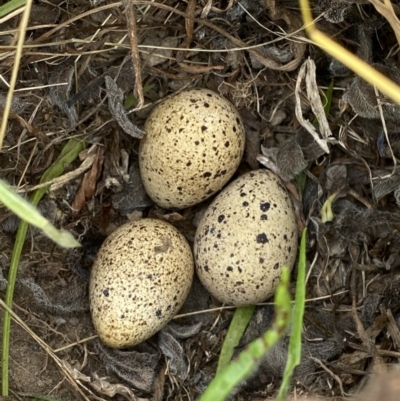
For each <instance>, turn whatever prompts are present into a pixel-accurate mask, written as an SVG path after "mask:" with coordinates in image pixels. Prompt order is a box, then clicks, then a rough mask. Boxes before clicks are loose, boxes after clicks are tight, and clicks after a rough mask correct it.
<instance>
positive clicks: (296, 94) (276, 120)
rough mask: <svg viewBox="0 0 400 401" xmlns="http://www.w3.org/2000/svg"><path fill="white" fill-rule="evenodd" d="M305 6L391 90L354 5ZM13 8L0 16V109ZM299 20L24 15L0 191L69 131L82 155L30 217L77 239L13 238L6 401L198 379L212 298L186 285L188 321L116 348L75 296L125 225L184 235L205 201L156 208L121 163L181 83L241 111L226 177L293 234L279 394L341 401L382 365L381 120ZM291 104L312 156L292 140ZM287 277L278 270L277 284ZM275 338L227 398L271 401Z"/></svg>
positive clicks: (396, 143)
mask: <svg viewBox="0 0 400 401" xmlns="http://www.w3.org/2000/svg"><path fill="white" fill-rule="evenodd" d="M312 6H313V12H314V16H317V15H320V17H319V19H318V23H317V24H318V28H319V29H320V30H322V31H324V32H325V33H327V34H329V35H330V36H331V37H334V38H335V40H337V41H338V42H339V43H341V44H342V45H343V46H344V47H346V48H347V49H349V50H351V51H352V52H354V53H356V54H357V55H358V56H359V57H360V58H363V59H364V60H365V61H367V62H369V63H371V64H374V65H375V66H376V68H377V69H379V70H380V71H382V72H383V73H385V74H386V75H388V76H389V77H390V78H391V79H393V80H394V81H396V82H398V83H400V70H399V63H400V60H399V52H398V46H399V44H398V43H397V42H396V36H395V34H394V32H393V30H392V28H391V27H390V25H389V23H388V22H387V21H386V19H385V18H383V17H382V16H381V15H380V14H379V13H378V12H377V11H376V10H375V9H374V7H373V6H372V5H371V4H370V3H369V2H368V1H360V0H358V1H348V0H346V1H344V0H335V1H325V0H319V1H315V2H312ZM394 7H395V11H396V12H397V15H399V11H400V10H399V8H398V6H396V5H394ZM21 15H22V14H21V13H19V14H17V15H15V16H13V17H11V18H7V17H5V18H3V19H2V20H1V25H0V26H1V35H0V45H1V46H2V47H1V50H0V51H1V54H2V58H1V63H0V74H1V78H2V79H1V80H0V90H1V92H0V108H1V109H3V108H4V104H5V96H6V94H7V88H8V87H7V85H6V82H9V80H10V76H11V71H12V67H13V64H14V62H15V60H14V48H13V47H12V46H14V45H15V43H16V40H17V39H18V32H19V31H18V27H19V23H20V21H21ZM135 20H136V23H135ZM301 26H302V20H301V16H300V12H299V9H298V5H297V2H294V1H280V2H275V1H273V0H267V1H261V0H260V1H258V0H257V1H248V0H244V1H242V2H240V4H239V3H238V2H236V1H232V2H226V1H219V0H215V1H203V0H198V1H193V0H189V1H188V2H184V1H179V2H175V1H172V0H166V1H164V2H148V1H137V2H135V3H134V5H129V4H128V3H127V2H115V3H113V2H112V1H111V0H103V1H102V0H97V1H95V0H92V1H87V0H85V1H84V0H70V1H69V2H63V1H59V0H50V1H42V0H37V1H35V2H34V4H33V8H32V13H31V17H30V22H29V29H28V32H27V34H26V40H25V44H26V45H29V46H27V47H25V48H24V52H23V56H22V58H21V66H20V70H19V77H18V83H17V91H16V92H15V94H14V102H13V107H12V113H11V115H10V118H9V122H8V130H7V135H6V137H5V140H4V145H3V148H2V150H1V153H0V155H1V157H0V178H1V179H3V180H6V181H7V182H8V183H9V184H10V185H13V186H15V187H16V188H17V189H19V190H20V192H22V193H26V195H27V196H29V195H30V194H31V193H32V191H33V190H34V188H35V186H36V185H37V184H38V183H39V181H40V178H41V176H42V174H43V173H44V171H46V169H47V168H48V167H49V166H50V165H51V164H52V163H53V162H54V161H55V160H56V158H57V156H58V155H59V153H60V151H61V149H62V148H63V146H64V145H65V143H66V142H67V140H68V139H70V138H71V137H73V136H82V138H84V140H85V141H86V150H85V151H84V152H82V153H81V155H80V156H81V157H80V159H77V160H76V161H75V162H74V163H73V164H72V165H70V166H66V172H67V173H70V174H71V175H70V176H69V178H68V179H67V180H65V181H63V182H62V183H61V184H60V185H58V186H53V187H51V188H50V190H49V191H48V194H47V195H46V196H45V198H44V199H43V200H42V201H41V203H40V205H39V208H40V210H41V211H42V213H43V214H44V215H45V216H46V217H47V218H48V219H49V220H51V221H52V222H53V223H54V224H55V225H56V226H58V227H62V228H64V229H66V230H69V231H70V232H71V233H73V234H74V235H75V237H76V238H77V239H78V240H79V241H80V242H81V243H82V245H83V246H82V248H81V249H78V250H74V251H66V250H64V249H61V248H59V247H57V246H55V245H54V244H53V243H51V242H50V241H49V240H48V239H46V238H44V237H43V236H42V235H41V234H40V233H39V232H38V231H36V230H30V231H29V232H28V236H27V240H26V243H25V247H24V251H23V257H22V260H21V263H20V266H19V272H18V281H17V286H16V294H15V302H14V312H15V313H16V314H17V315H18V316H19V317H20V319H21V320H22V323H23V324H24V325H23V327H21V326H20V325H18V324H17V323H16V322H13V324H12V328H11V330H12V334H11V346H10V399H12V400H14V399H15V400H22V399H27V398H26V397H28V396H31V395H41V396H52V397H55V398H56V399H59V400H76V399H86V400H87V399H93V400H95V399H96V400H100V399H102V400H108V399H111V398H112V397H113V399H115V400H123V399H128V400H142V401H144V400H153V401H161V400H171V399H172V400H195V399H196V398H197V397H198V396H199V395H200V394H201V393H202V391H203V390H204V388H205V387H206V386H207V384H208V383H209V381H210V379H211V378H212V377H213V376H214V374H215V369H216V363H217V360H218V354H219V351H220V348H221V344H222V342H223V339H224V336H225V334H226V331H227V328H228V326H229V322H230V319H231V317H232V313H233V312H232V309H216V310H215V309H213V310H212V311H209V312H207V311H206V310H208V309H210V308H216V307H219V306H220V304H219V303H218V302H217V301H216V300H215V299H212V297H211V296H209V295H208V294H207V293H206V291H205V290H204V289H203V288H202V287H201V285H200V284H199V283H198V282H197V281H195V283H194V286H193V289H192V292H191V294H190V296H189V299H188V301H187V303H186V304H185V306H184V308H183V310H182V311H181V313H182V314H184V313H187V312H193V311H204V313H201V314H197V315H193V316H186V317H183V318H178V319H176V320H174V322H173V323H172V324H170V325H168V327H167V328H166V329H165V330H163V331H162V332H161V333H159V334H158V335H156V336H154V337H153V338H152V339H150V340H149V341H147V342H146V343H144V344H141V345H140V346H137V347H134V348H133V349H129V350H123V351H122V350H112V349H109V348H107V347H106V346H104V345H103V344H101V343H100V342H99V340H98V339H96V338H94V337H93V336H95V332H94V329H93V326H92V323H91V319H90V313H89V311H88V298H87V283H88V277H89V274H90V267H91V264H92V263H93V259H94V256H95V254H96V252H97V250H98V248H99V246H100V245H101V243H102V241H103V239H104V238H105V237H106V236H107V235H108V234H109V233H111V232H112V231H113V230H114V229H115V228H116V227H118V226H120V225H121V224H123V223H124V222H125V221H127V220H128V219H131V220H132V219H138V218H141V217H146V216H151V217H157V218H160V219H164V220H166V221H168V222H170V223H172V224H174V225H175V226H176V227H177V228H178V229H179V230H180V231H181V232H182V233H183V234H184V235H185V236H186V238H187V239H188V240H189V241H193V237H194V232H195V229H196V224H197V221H198V218H199V215H200V214H201V212H202V211H203V210H204V208H205V207H206V205H207V204H208V203H207V202H205V203H204V204H200V205H196V206H194V207H191V208H188V209H185V210H180V211H169V210H163V209H160V208H159V207H157V206H156V205H154V204H153V203H152V202H151V200H150V199H149V198H148V197H147V196H146V194H145V193H144V191H143V187H142V186H141V181H140V175H139V172H138V167H137V154H138V144H139V139H138V136H140V135H141V129H142V128H143V125H144V121H145V119H146V117H147V116H148V114H149V112H150V111H151V110H152V108H153V107H154V105H155V104H157V103H158V102H159V101H161V100H163V99H164V98H166V97H167V96H170V95H172V94H174V93H176V92H177V91H180V90H183V89H186V88H193V87H199V88H203V87H205V88H209V89H212V90H214V91H216V92H219V93H220V94H221V95H223V96H224V97H226V98H227V99H229V100H230V101H231V102H232V103H233V104H234V105H235V106H236V107H237V109H238V110H239V112H240V113H241V115H242V118H243V122H244V124H245V128H246V138H247V145H246V152H245V156H244V158H243V161H242V163H241V165H240V167H239V169H238V171H237V173H236V175H235V177H237V176H239V175H241V174H243V173H244V172H247V171H249V170H254V169H257V168H270V169H272V170H273V171H274V172H276V173H277V174H279V175H280V177H281V178H282V180H283V182H284V183H285V185H286V187H287V189H288V192H289V193H290V196H291V197H292V200H293V203H294V206H295V211H296V219H297V225H298V231H299V233H301V231H302V229H303V228H304V227H308V229H309V236H308V246H307V261H308V266H307V271H308V275H307V299H308V302H307V308H306V315H305V321H304V340H303V357H302V363H301V365H300V366H299V367H298V368H297V369H296V372H295V375H294V378H293V388H292V390H291V391H292V394H293V395H296V396H297V395H302V394H303V395H304V394H305V395H309V394H316V395H320V396H326V397H329V398H330V399H344V397H345V396H347V395H351V394H354V393H356V392H358V391H359V390H360V389H361V388H362V387H363V385H364V384H365V382H366V379H367V378H368V377H370V375H371V374H372V373H375V372H379V371H382V370H385V369H389V368H390V367H392V366H394V365H396V364H397V362H398V358H399V357H400V352H399V351H400V349H399V347H400V331H399V327H400V297H399V295H398V294H399V288H400V275H399V267H400V214H399V206H400V189H399V188H400V170H399V169H398V167H397V161H398V160H397V159H396V158H398V157H400V140H399V139H400V133H399V130H398V125H399V118H400V109H399V106H396V105H394V104H393V103H391V102H390V100H389V99H387V98H386V97H384V96H380V97H379V99H380V104H381V106H382V107H381V111H380V110H379V107H378V102H377V97H376V94H375V91H374V89H373V88H372V87H370V86H369V85H367V84H366V83H365V82H364V81H362V80H361V79H359V78H358V77H356V76H354V74H353V73H352V72H351V71H349V70H348V69H347V68H346V67H345V66H343V65H342V64H340V63H339V62H337V61H336V60H333V59H331V58H330V57H328V56H327V55H326V54H325V53H324V52H323V51H322V50H320V49H319V48H317V47H316V46H314V45H313V44H311V43H310V42H309V41H308V40H307V39H306V36H305V33H304V32H303V30H301ZM137 45H139V46H138V47H137ZM159 47H163V48H164V49H160V48H159ZM244 47H246V50H241V49H242V48H244ZM132 49H133V52H132ZM135 49H136V50H137V49H139V55H140V56H138V57H136V56H135V54H136V53H135ZM132 54H133V56H132ZM308 58H310V60H312V62H313V63H315V66H316V74H315V79H316V83H317V86H315V87H314V92H315V93H316V94H317V95H319V96H317V98H319V97H321V98H322V99H324V96H325V94H326V93H327V92H328V87H329V85H330V84H331V83H333V92H332V104H331V107H330V110H329V114H328V119H327V122H328V125H329V128H330V132H328V133H327V135H326V137H324V131H323V129H322V128H321V126H322V121H321V119H322V116H319V118H318V120H317V119H316V118H315V112H316V111H315V108H314V107H311V105H310V96H309V95H308V94H307V90H306V85H305V83H304V81H303V82H299V90H296V83H297V80H298V76H299V71H301V69H302V68H305V66H306V64H305V63H306V62H307V60H308ZM310 63H311V61H308V64H307V66H308V67H307V68H308V70H307V73H308V74H309V76H310V77H311V78H312V77H313V73H312V72H310V71H311V67H310V66H311V64H310ZM107 77H108V78H107ZM109 77H111V78H112V79H113V80H115V83H116V85H114V86H112V84H111V83H110V82H114V81H113V80H110V79H109ZM110 85H111V86H110ZM315 93H314V94H315ZM314 97H315V96H314ZM296 101H297V102H298V104H299V105H300V106H301V114H302V116H303V118H304V120H309V121H311V122H313V123H314V125H315V126H316V127H317V129H316V132H317V135H318V136H319V138H320V139H321V142H320V143H323V146H321V144H318V143H317V142H316V141H315V138H313V137H312V136H311V135H310V134H309V133H308V132H307V131H306V129H305V128H304V127H303V125H304V123H302V121H301V118H300V117H299V115H298V114H297V115H296V113H295V105H296ZM124 109H128V110H129V111H130V112H129V113H128V114H125V113H124V112H123V110H124ZM121 110H122V112H121ZM318 121H319V122H320V124H319V125H318ZM385 126H386V127H387V130H386V132H385V129H384V127H385ZM389 145H390V146H389ZM324 146H325V147H326V149H324V148H323V147H324ZM327 150H328V151H329V153H328V152H327ZM85 162H86V164H87V167H86V169H84V170H79V169H80V167H81V166H82V164H84V163H85ZM332 195H334V201H333V203H332V210H333V219H329V220H328V221H325V220H323V217H322V216H321V209H322V206H323V205H324V204H325V202H326V201H327V199H328V198H329V197H330V196H332ZM17 228H18V220H17V219H16V218H15V217H13V216H12V215H11V214H10V213H9V212H8V211H7V210H5V209H4V208H3V209H0V262H1V264H0V272H2V274H0V291H1V295H2V298H3V294H4V293H5V291H4V288H5V284H6V281H5V279H3V277H2V276H3V275H4V277H5V278H7V274H8V268H9V264H10V258H11V254H12V249H13V243H14V240H15V234H16V231H17ZM295 277H296V271H295V269H294V273H293V283H292V287H293V288H292V289H293V290H294V285H295ZM272 318H273V308H272V306H271V305H260V306H258V307H257V310H256V313H255V316H254V317H253V320H252V322H251V324H250V325H249V328H248V329H247V331H246V333H245V335H244V337H243V338H242V341H241V344H240V345H239V347H238V351H239V350H240V349H242V348H244V347H245V346H246V345H247V344H248V343H249V342H250V341H251V340H253V339H255V338H256V337H257V336H259V335H260V334H261V333H263V332H264V331H265V330H266V328H267V327H268V326H269V325H270V324H271V321H272ZM35 335H36V336H37V337H38V338H36V339H35V337H34V336H35ZM40 341H42V342H40ZM287 344H288V339H287V338H284V339H283V340H282V341H281V342H280V343H279V344H278V346H277V347H275V348H274V350H273V351H272V352H271V353H270V354H269V355H268V356H267V357H266V358H265V360H264V361H263V362H262V364H261V366H260V367H258V369H257V370H256V372H255V373H254V375H253V376H252V378H251V379H249V380H248V381H247V382H246V383H244V384H243V386H241V388H240V389H238V391H237V394H236V395H235V396H234V399H237V400H252V401H255V400H265V399H269V398H273V397H274V396H275V395H276V391H277V389H278V388H279V384H280V380H281V377H282V374H283V369H284V366H285V360H286V356H287ZM166 350H167V351H166ZM85 397H86V398H85ZM377 397H378V398H377V399H380V398H381V396H380V395H378V396H377ZM384 398H385V397H384ZM382 399H383V398H382ZM385 399H386V398H385ZM387 399H390V398H389V397H388V398H387Z"/></svg>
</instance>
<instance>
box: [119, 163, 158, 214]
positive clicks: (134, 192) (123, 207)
mask: <svg viewBox="0 0 400 401" xmlns="http://www.w3.org/2000/svg"><path fill="white" fill-rule="evenodd" d="M112 204H113V208H114V209H115V210H118V212H119V213H120V214H122V215H124V216H126V215H128V214H131V213H133V212H134V211H135V210H142V209H143V208H145V207H148V206H151V205H152V204H153V202H152V200H151V199H150V197H149V196H148V195H147V192H146V191H145V189H144V186H143V182H142V178H141V176H140V171H139V167H138V166H136V165H132V166H131V167H130V169H129V181H128V182H127V183H125V185H124V188H123V190H122V191H121V192H118V193H116V194H114V195H113V196H112Z"/></svg>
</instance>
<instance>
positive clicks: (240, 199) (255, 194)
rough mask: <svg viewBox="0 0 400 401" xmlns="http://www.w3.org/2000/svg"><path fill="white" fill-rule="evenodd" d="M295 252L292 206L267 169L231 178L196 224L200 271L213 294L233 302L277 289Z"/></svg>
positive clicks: (241, 302)
mask: <svg viewBox="0 0 400 401" xmlns="http://www.w3.org/2000/svg"><path fill="white" fill-rule="evenodd" d="M296 254H297V228H296V222H295V215H294V211H293V206H292V203H291V200H290V198H289V196H288V194H287V192H286V189H285V187H284V186H283V185H282V184H281V182H280V179H279V178H278V177H277V176H276V175H275V174H273V173H272V172H270V171H269V170H257V171H253V172H249V173H246V174H243V175H242V176H241V177H240V178H238V179H237V180H235V181H233V182H232V183H231V184H230V185H229V186H228V187H226V188H225V189H224V190H223V191H222V192H221V193H220V194H219V195H218V196H217V197H216V198H215V199H214V201H213V202H212V203H211V204H210V206H209V207H208V209H207V210H206V212H205V214H204V216H203V217H202V219H201V221H200V223H199V226H198V227H197V231H196V236H195V243H194V257H195V264H196V271H197V274H198V276H199V278H200V281H201V282H202V283H203V285H204V287H205V288H206V289H207V290H208V291H209V292H210V293H211V294H212V295H214V296H215V297H216V298H217V299H218V300H220V301H221V302H225V303H227V304H230V305H236V306H239V305H251V304H255V303H258V302H262V301H264V300H265V299H267V298H269V297H270V296H271V295H273V294H274V291H275V289H276V287H277V285H278V283H279V279H280V275H281V270H282V267H283V266H288V267H289V268H292V267H293V264H294V262H295V259H296Z"/></svg>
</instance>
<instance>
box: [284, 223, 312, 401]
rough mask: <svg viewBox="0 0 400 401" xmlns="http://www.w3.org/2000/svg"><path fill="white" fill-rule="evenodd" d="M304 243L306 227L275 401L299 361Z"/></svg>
mask: <svg viewBox="0 0 400 401" xmlns="http://www.w3.org/2000/svg"><path fill="white" fill-rule="evenodd" d="M306 243H307V228H305V229H304V230H303V235H302V236H301V242H300V255H299V266H298V272H297V282H296V299H295V304H294V308H293V313H292V330H291V333H290V340H289V352H288V359H287V361H286V367H285V372H284V374H283V379H282V383H281V386H280V389H279V393H278V397H277V401H283V400H285V399H286V395H287V391H288V388H289V385H290V381H291V379H292V376H293V371H294V369H295V367H296V366H298V365H299V364H300V361H301V334H302V331H303V316H304V308H305V303H306Z"/></svg>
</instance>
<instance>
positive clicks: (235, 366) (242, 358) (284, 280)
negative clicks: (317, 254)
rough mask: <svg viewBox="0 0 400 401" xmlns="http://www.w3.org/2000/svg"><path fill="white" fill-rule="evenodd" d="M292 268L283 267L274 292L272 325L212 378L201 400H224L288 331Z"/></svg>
mask: <svg viewBox="0 0 400 401" xmlns="http://www.w3.org/2000/svg"><path fill="white" fill-rule="evenodd" d="M289 282H290V270H289V269H288V268H284V269H283V270H282V277H281V281H280V283H279V285H278V287H277V289H276V292H275V318H274V321H273V323H272V327H271V328H270V329H269V330H267V331H266V332H265V333H264V334H263V336H262V337H260V338H258V339H257V340H254V341H253V342H251V343H250V344H249V346H248V347H247V348H246V350H244V351H243V352H241V353H240V355H239V357H238V358H237V359H236V360H234V361H233V362H231V363H230V364H229V365H228V366H227V367H226V368H225V369H223V370H222V371H221V372H220V373H219V374H218V375H216V377H215V378H214V379H213V380H212V381H211V383H210V384H209V386H208V387H207V389H206V391H205V392H204V394H203V395H202V396H201V397H200V400H199V401H223V400H225V399H226V397H228V396H229V394H230V393H231V392H232V390H233V389H234V388H235V387H236V386H237V385H239V384H240V383H241V382H242V381H243V380H244V379H246V378H247V377H248V376H249V375H250V374H251V373H252V372H253V371H254V369H256V367H257V366H258V364H259V363H260V361H261V359H262V357H263V356H264V355H265V354H266V353H267V352H268V350H269V349H271V347H272V346H273V345H274V344H275V343H276V342H277V341H278V340H279V339H280V338H281V337H283V335H284V334H285V330H286V328H287V326H288V324H289V321H290V311H291V305H290V291H289Z"/></svg>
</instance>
